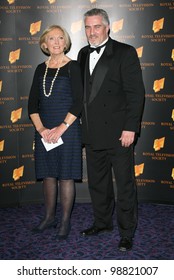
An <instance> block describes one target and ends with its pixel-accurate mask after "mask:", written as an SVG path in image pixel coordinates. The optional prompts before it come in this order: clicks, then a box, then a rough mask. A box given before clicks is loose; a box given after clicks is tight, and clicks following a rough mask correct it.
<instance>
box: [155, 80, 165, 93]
mask: <svg viewBox="0 0 174 280" xmlns="http://www.w3.org/2000/svg"><path fill="white" fill-rule="evenodd" d="M164 82H165V78H162V79H160V80H156V81H154V84H153V90H154V92H158V91H160V90H161V89H163V88H164Z"/></svg>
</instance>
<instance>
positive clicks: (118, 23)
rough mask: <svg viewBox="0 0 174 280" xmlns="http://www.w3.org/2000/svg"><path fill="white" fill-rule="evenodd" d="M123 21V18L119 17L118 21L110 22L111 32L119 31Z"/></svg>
mask: <svg viewBox="0 0 174 280" xmlns="http://www.w3.org/2000/svg"><path fill="white" fill-rule="evenodd" d="M123 22H124V19H121V20H119V21H114V22H113V23H112V32H113V33H116V32H119V31H120V30H122V29H123Z"/></svg>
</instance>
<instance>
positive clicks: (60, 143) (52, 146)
mask: <svg viewBox="0 0 174 280" xmlns="http://www.w3.org/2000/svg"><path fill="white" fill-rule="evenodd" d="M41 140H42V143H43V144H44V146H45V149H46V150H47V152H48V151H50V150H52V149H54V148H56V147H58V146H60V145H62V144H63V140H62V138H61V137H60V138H59V139H58V142H56V143H47V142H45V141H44V139H43V138H41Z"/></svg>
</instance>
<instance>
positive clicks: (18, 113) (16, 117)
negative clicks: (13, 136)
mask: <svg viewBox="0 0 174 280" xmlns="http://www.w3.org/2000/svg"><path fill="white" fill-rule="evenodd" d="M21 115H22V108H19V109H18V110H14V111H12V112H11V119H10V120H11V121H12V123H15V122H17V121H18V120H19V119H21Z"/></svg>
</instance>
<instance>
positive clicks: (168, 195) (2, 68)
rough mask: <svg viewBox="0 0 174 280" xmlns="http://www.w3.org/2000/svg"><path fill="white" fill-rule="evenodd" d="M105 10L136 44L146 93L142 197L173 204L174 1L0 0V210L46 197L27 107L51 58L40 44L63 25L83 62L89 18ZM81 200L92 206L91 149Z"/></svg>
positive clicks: (117, 32) (138, 165)
mask: <svg viewBox="0 0 174 280" xmlns="http://www.w3.org/2000/svg"><path fill="white" fill-rule="evenodd" d="M94 7H98V8H103V9H105V10H106V11H107V12H108V14H109V17H110V21H111V33H110V36H111V37H112V38H113V39H115V40H119V41H122V42H125V43H128V44H131V45H133V46H134V47H135V48H136V50H137V53H138V56H139V59H140V63H141V67H142V71H143V78H144V83H145V88H146V103H145V110H144V115H143V120H142V130H141V137H140V139H139V141H138V143H137V145H136V149H135V176H136V180H137V186H138V198H139V200H143V201H151V202H155V203H169V204H173V203H174V144H173V143H174V43H173V42H174V24H173V20H174V17H173V15H174V1H173V0H172V1H166V0H159V1H158V0H91V1H89V0H68V1H65V0H1V1H0V206H6V205H12V204H22V203H29V202H39V201H42V200H43V197H42V184H41V182H36V181H35V173H34V157H33V151H34V142H33V139H34V128H33V126H32V123H31V122H30V120H29V118H28V113H27V103H28V95H29V91H30V86H31V83H32V78H33V74H34V70H35V68H36V66H37V65H38V64H39V63H41V62H43V61H44V60H46V57H45V56H44V54H43V53H42V52H41V50H40V48H39V45H38V41H39V37H40V35H41V34H42V32H43V30H44V29H45V28H46V27H47V26H49V25H52V24H60V25H62V26H64V27H65V28H66V29H67V31H68V32H69V34H70V36H71V39H72V48H71V51H70V52H69V54H68V55H69V56H70V57H71V58H72V59H76V58H77V53H78V51H79V49H80V48H81V47H83V46H84V45H86V44H87V42H86V37H85V32H84V27H83V14H84V13H85V12H86V11H87V10H89V9H91V8H94ZM83 163H84V166H83V181H82V182H81V183H77V184H76V187H77V201H79V202H82V201H89V200H90V198H89V193H88V187H87V183H88V182H87V175H86V161H85V152H84V151H83Z"/></svg>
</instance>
